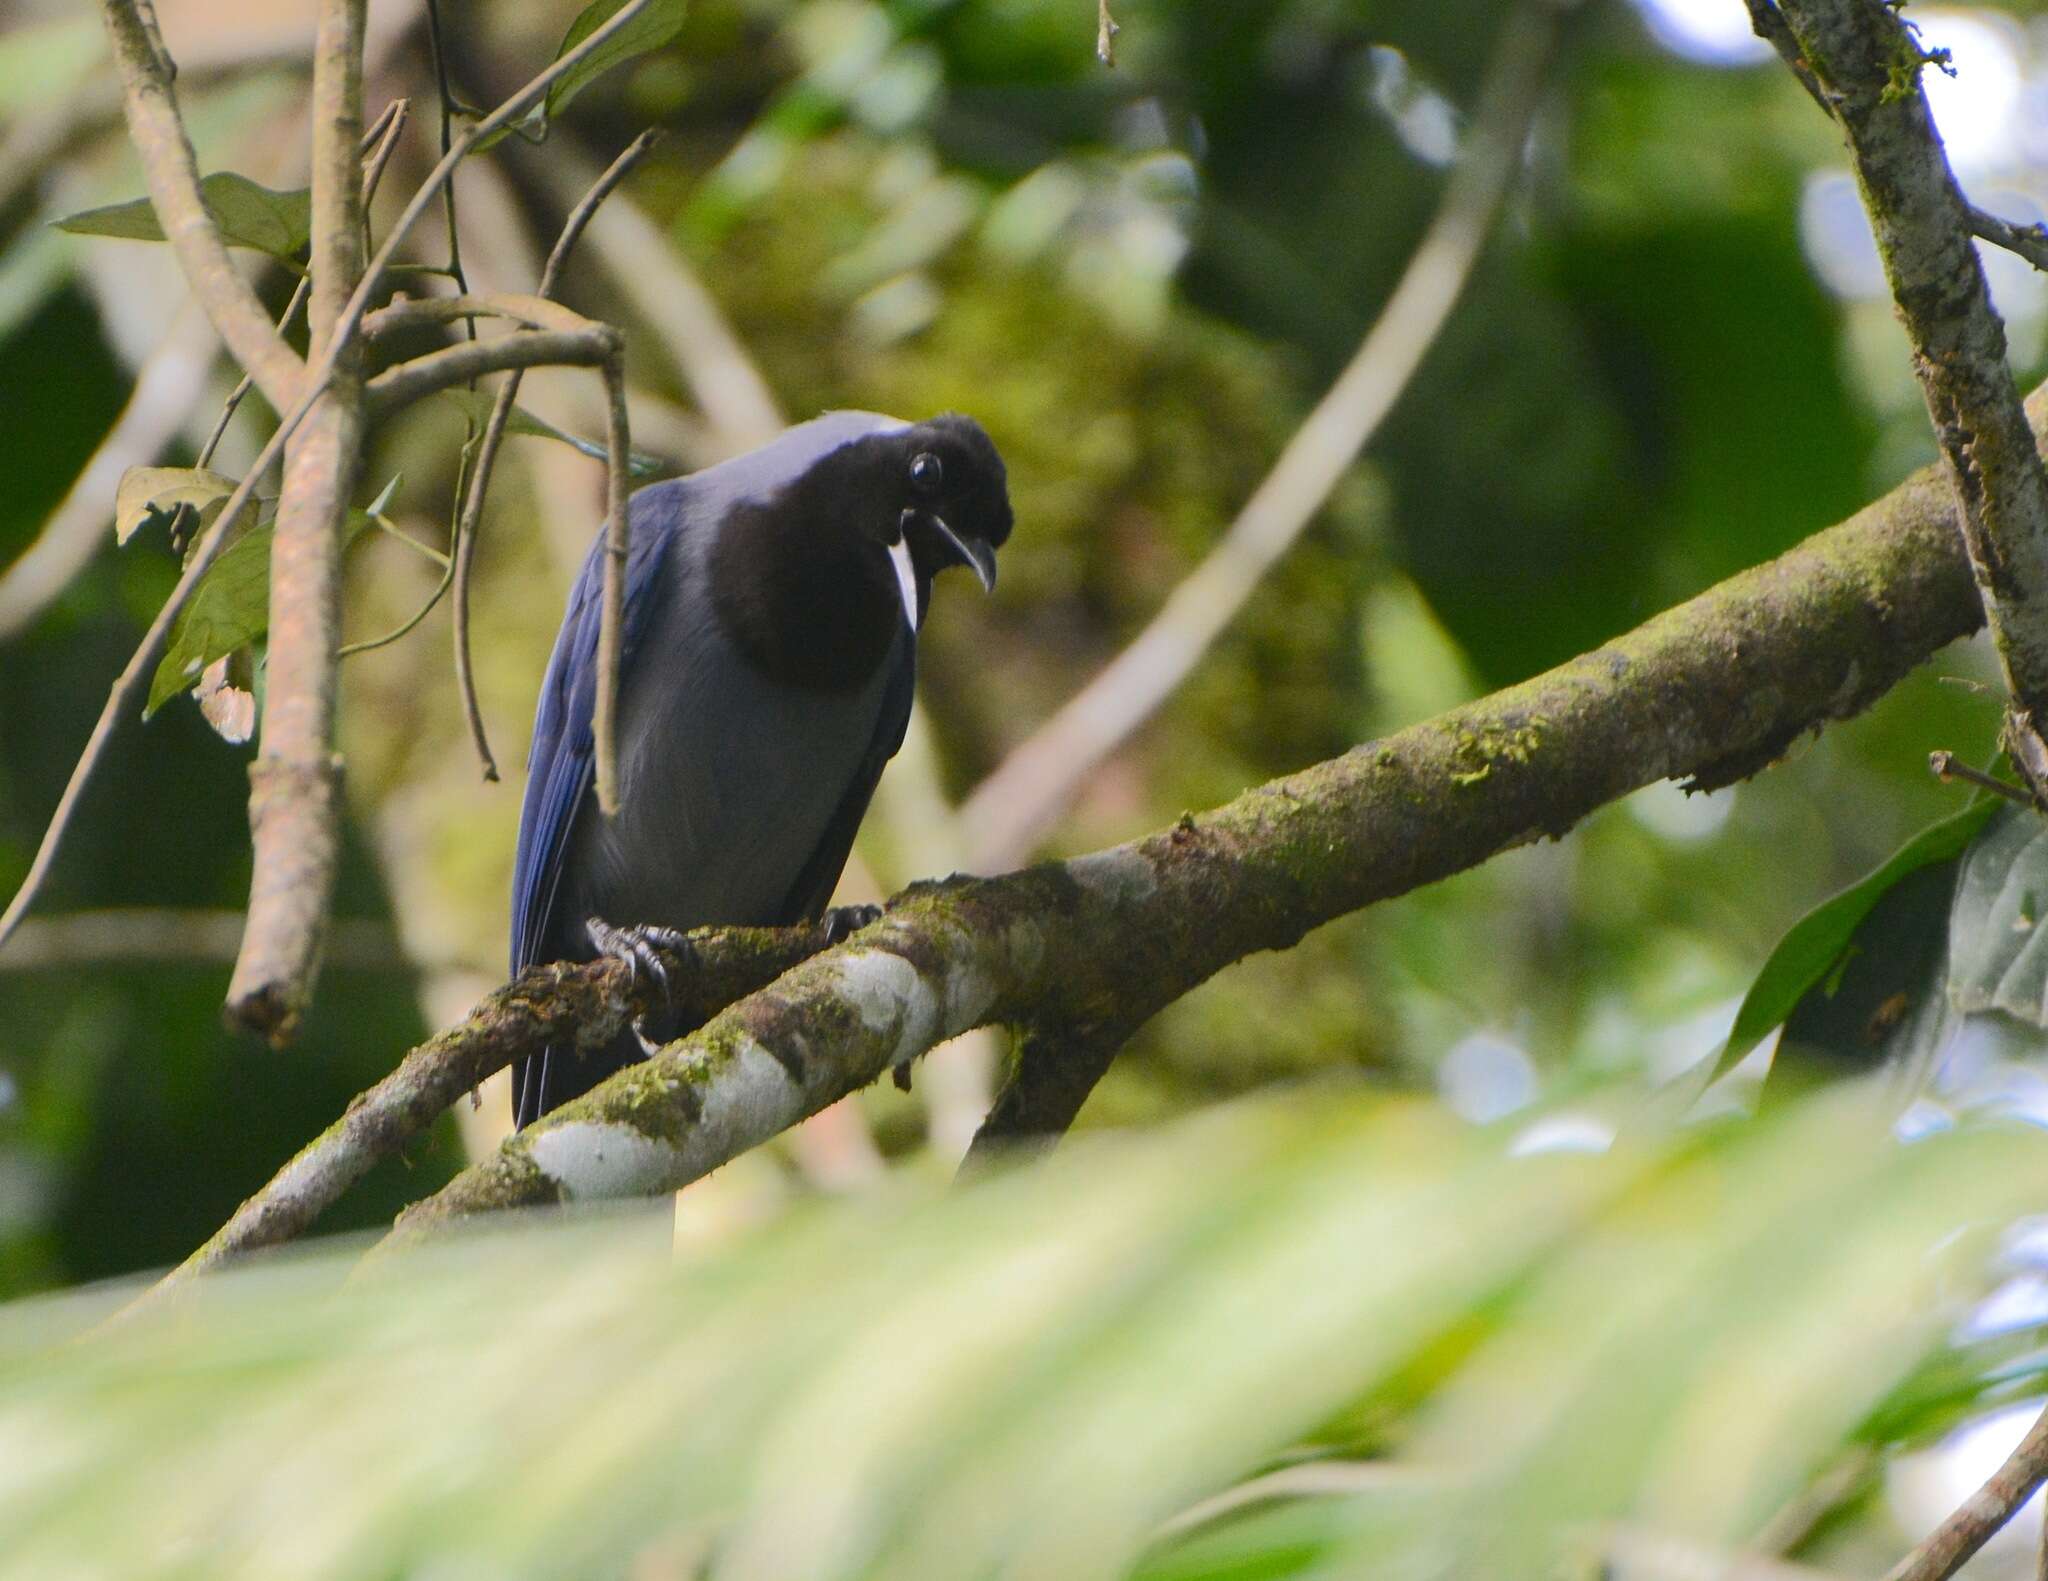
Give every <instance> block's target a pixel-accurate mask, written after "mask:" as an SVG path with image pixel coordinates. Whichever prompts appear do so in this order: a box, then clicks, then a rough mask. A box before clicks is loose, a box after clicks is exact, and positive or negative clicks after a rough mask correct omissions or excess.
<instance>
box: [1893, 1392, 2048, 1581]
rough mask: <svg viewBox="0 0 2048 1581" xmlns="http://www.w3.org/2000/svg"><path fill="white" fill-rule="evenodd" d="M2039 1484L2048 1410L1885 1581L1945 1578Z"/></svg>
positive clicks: (2046, 1472)
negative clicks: (2002, 1462)
mask: <svg viewBox="0 0 2048 1581" xmlns="http://www.w3.org/2000/svg"><path fill="white" fill-rule="evenodd" d="M2043 1482H2048V1411H2044V1412H2043V1413H2042V1414H2041V1416H2040V1417H2039V1418H2038V1419H2036V1421H2035V1423H2034V1425H2033V1426H2032V1427H2030V1428H2028V1429H2027V1436H2026V1437H2025V1438H2023V1439H2021V1440H2020V1443H2019V1447H2018V1448H2017V1449H2015V1450H2014V1451H2013V1452H2012V1454H2011V1455H2010V1456H2008V1457H2007V1459H2006V1462H2005V1464H2004V1465H2002V1466H2000V1467H1999V1468H1998V1469H1997V1470H1996V1471H1994V1472H1992V1473H1991V1476H1990V1477H1989V1479H1988V1480H1987V1481H1986V1482H1985V1484H1984V1486H1983V1487H1981V1488H1979V1489H1978V1490H1977V1491H1976V1492H1975V1493H1973V1494H1971V1495H1970V1496H1969V1498H1967V1499H1965V1500H1964V1501H1963V1505H1962V1508H1960V1509H1958V1510H1957V1511H1956V1512H1955V1513H1954V1514H1953V1515H1951V1516H1950V1517H1949V1518H1948V1519H1947V1520H1945V1521H1943V1522H1942V1523H1941V1524H1940V1525H1939V1526H1937V1527H1936V1528H1935V1529H1934V1531H1933V1532H1932V1533H1930V1534H1929V1536H1928V1537H1927V1540H1926V1541H1925V1542H1923V1543H1921V1544H1920V1546H1919V1547H1918V1548H1915V1549H1914V1550H1913V1551H1912V1552H1911V1553H1910V1554H1908V1555H1906V1557H1905V1558H1904V1559H1901V1560H1900V1561H1899V1562H1898V1563H1897V1564H1896V1565H1894V1566H1893V1567H1892V1568H1891V1570H1889V1571H1888V1572H1886V1574H1885V1578H1884V1581H1948V1578H1949V1577H1950V1576H1952V1575H1954V1574H1955V1573H1956V1572H1957V1571H1958V1570H1960V1569H1962V1567H1963V1566H1964V1565H1965V1564H1966V1563H1968V1562H1969V1559H1970V1556H1971V1555H1972V1554H1974V1553H1976V1552H1977V1550H1978V1549H1980V1548H1982V1547H1983V1546H1984V1545H1985V1544H1986V1543H1988V1542H1989V1541H1991V1539H1992V1538H1993V1537H1995V1536H1997V1535H1998V1533H1999V1531H2000V1530H2001V1529H2002V1528H2003V1527H2004V1526H2005V1523H2006V1522H2007V1521H2009V1520H2011V1519H2012V1518H2013V1517H2014V1516H2015V1515H2017V1514H2018V1513H2019V1512H2020V1507H2021V1506H2022V1505H2024V1504H2025V1503H2026V1502H2027V1500H2028V1499H2030V1498H2032V1497H2033V1496H2034V1490H2035V1489H2036V1488H2038V1487H2040V1486H2041V1484H2042V1483H2043Z"/></svg>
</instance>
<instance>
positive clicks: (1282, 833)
mask: <svg viewBox="0 0 2048 1581" xmlns="http://www.w3.org/2000/svg"><path fill="white" fill-rule="evenodd" d="M2044 405H2048V403H2044ZM1980 620H1981V611H1980V609H1979V606H1978V604H1977V601H1976V599H1975V597H1974V595H1973V592H1972V587H1971V583H1970V579H1969V572H1968V568H1967V565H1966V563H1965V561H1964V558H1963V555H1962V553H1961V550H1960V547H1959V544H1958V542H1957V540H1956V538H1955V536H1954V512H1953V502H1952V499H1951V497H1949V496H1948V494H1947V491H1946V490H1945V489H1944V488H1943V487H1942V484H1941V482H1940V480H1939V479H1938V477H1937V476H1936V475H1935V474H1934V473H1933V472H1932V471H1931V470H1928V471H1923V472H1921V473H1920V474H1917V475H1916V476H1915V477H1914V478H1913V479H1911V480H1910V481H1909V482H1907V483H1906V484H1903V485H1901V487H1900V488H1899V489H1897V490H1895V491H1894V492H1893V493H1892V494H1891V495H1889V496H1887V497H1886V498H1885V499H1884V500H1883V501H1880V502H1879V503H1878V504H1876V505H1874V506H1872V507H1870V508H1869V509H1867V510H1866V511H1864V512H1863V513H1861V514H1860V515H1859V516H1858V517H1856V518H1854V519H1853V520H1851V521H1850V522H1849V523H1847V524H1845V525H1844V526H1841V527H1838V528H1835V529H1832V530H1830V531H1828V532H1825V533H1822V534H1820V535H1819V536H1817V537H1816V538H1814V539H1812V540H1810V541H1809V542H1807V543H1806V544H1804V545H1802V546H1801V547H1799V548H1797V549H1795V550H1793V551H1792V552H1791V553H1789V554H1787V555H1784V556H1782V557H1780V558H1779V559H1778V560H1775V561H1773V562H1771V563H1770V564H1768V565H1765V566H1762V567H1760V568H1758V569H1757V570H1754V571H1750V572H1747V573H1745V574H1743V575H1742V576H1739V577H1736V578H1734V579H1732V580H1731V581H1729V582H1726V583H1723V584H1722V585H1721V586H1719V587H1717V588H1714V589H1712V590H1711V591H1709V592H1707V593H1704V594H1702V595H1701V596H1700V597H1698V598H1696V599H1694V600H1692V601H1691V602H1689V603H1687V604H1684V605H1681V606H1679V607H1678V608H1676V609H1674V610H1671V611H1668V612H1666V613H1665V614H1663V615H1661V616H1659V617H1658V618H1656V619H1655V620H1653V621H1651V622H1650V623H1649V624H1648V625H1646V626H1643V627H1641V628H1639V629H1638V630H1636V631H1634V632H1632V633H1630V634H1628V635H1626V636H1624V637H1621V638H1618V639H1616V640H1615V641H1614V642H1612V643H1610V644H1608V645H1607V646H1605V647H1603V648H1601V649H1599V650H1597V651H1595V652H1593V653H1590V654H1586V655H1584V656H1582V657H1580V658H1578V659H1575V660H1573V661H1571V662H1570V663H1568V664H1566V665H1563V666H1561V667H1559V668H1558V669H1556V670H1553V671H1551V672H1549V673H1548V674H1546V675H1542V676H1538V677H1537V678H1535V679H1534V680H1531V681H1527V682H1524V683H1523V684H1522V685H1519V686H1515V687H1511V688H1509V689H1507V690H1506V691H1503V692H1499V693H1496V694H1495V695H1493V696H1491V697H1488V698H1485V699H1483V700H1482V701H1480V702H1477V703H1474V704H1471V705H1469V706H1467V707H1464V708H1460V709H1456V710H1454V711H1452V712H1451V713H1448V714H1445V715H1443V716H1441V717H1439V718H1437V719H1434V720H1431V721H1429V722H1427V723H1425V724H1421V725H1417V726H1415V727H1413V728H1411V729H1408V730H1404V731H1402V732H1400V733H1399V734H1398V735H1394V736H1391V737H1389V738H1387V739H1386V740H1384V741H1378V742H1369V743H1367V744H1366V745H1364V746H1361V747H1358V748H1356V749H1354V750H1353V751H1351V752H1349V753H1347V754H1345V755H1344V756H1343V757H1340V758H1336V759H1333V760H1331V761H1330V762H1327V763H1323V764H1319V765H1317V766H1316V767H1314V768H1311V769H1308V770H1305V771H1304V772H1302V773H1300V774H1296V775H1293V776H1290V777H1288V778H1286V779H1282V780H1277V781H1274V782H1273V783H1271V784H1268V785H1264V786H1261V787H1259V788H1257V789H1255V790H1252V791H1250V792H1248V793H1246V794H1245V795H1244V796H1241V797H1239V798H1238V799H1237V800H1236V801H1234V802H1232V803H1230V804H1229V805H1227V806H1225V807H1223V808H1220V809H1218V810H1217V811H1215V812H1212V813H1209V814H1206V815H1204V816H1200V817H1190V818H1185V819H1183V820H1182V821H1181V822H1179V823H1178V824H1176V825H1174V826H1173V827H1172V828H1169V829H1166V830H1163V831H1161V832H1160V833H1158V834H1155V835H1153V836H1151V837H1149V838H1147V839H1144V840H1140V841H1136V842H1133V843H1131V844H1129V845H1125V846H1121V847H1117V848H1114V849H1112V850H1108V851H1102V852H1097V853H1095V854H1093V855H1090V856H1085V857H1079V858H1076V859H1074V860H1072V861H1068V862H1062V863H1050V864H1046V865H1043V866H1040V867H1036V868H1032V869H1029V870H1027V871H1024V872H1020V873H1013V874H1009V875H1007V876H1005V877H1002V878H995V879H980V880H970V879H954V880H949V881H947V882H944V883H938V884H924V885H917V886H913V887H912V888H911V889H910V890H907V891H905V892H904V894H903V895H902V896H901V897H899V899H898V901H897V903H896V904H895V906H894V907H893V908H892V909H891V910H890V912H889V913H888V914H887V915H886V916H885V917H884V918H883V919H882V920H881V921H880V922H879V923H877V924H876V925H875V926H873V927H871V928H869V929H866V930H864V931H863V932H862V933H860V934H858V935H857V936H856V937H855V938H854V939H853V940H851V941H849V942H848V943H846V944H844V945H841V946H840V947H838V948H836V949H833V950H831V951H828V952H826V953H824V954H822V955H819V956H816V957H814V958H813V959H811V960H808V961H806V962H805V963H804V964H802V965H800V966H798V967H797V968H795V969H794V970H793V971H791V972H789V973H788V974H787V975H785V976H784V977H782V978H781V979H779V980H778V981H777V982H776V983H775V984H774V985H773V986H771V987H770V988H768V989H766V990H763V991H762V992H760V993H756V994H754V995H752V996H751V997H749V998H747V999H744V1000H741V1001H740V1002H738V1003H737V1004H735V1005H733V1006H731V1007H730V1008H729V1009H727V1010H725V1011H724V1012H722V1013H721V1014H720V1015H718V1016H717V1017H716V1018H714V1019H713V1020H711V1021H710V1022H708V1023H707V1024H705V1025H704V1026H703V1027H702V1028H701V1029H700V1030H699V1031H697V1032H695V1033H693V1034H692V1035H690V1036H689V1037H687V1038H684V1039H682V1040H681V1041H679V1042H677V1043H675V1044H672V1045H670V1046H669V1047H668V1048H666V1049H664V1050H662V1051H661V1052H660V1053H659V1054H657V1055H656V1056H655V1057H654V1058H652V1059H650V1060H648V1061H647V1062H645V1063H644V1064H640V1065H636V1066H634V1067H632V1068H630V1069H628V1070H626V1071H623V1072H621V1073H620V1074H618V1075H617V1076H614V1077H612V1078H611V1079H610V1080H608V1081H606V1082H605V1083H604V1084H602V1085H601V1086H599V1087H598V1088H596V1089H594V1090H593V1091H592V1092H591V1093H589V1094H588V1095H586V1096H585V1097H583V1098H581V1099H578V1100H577V1101H575V1102H573V1103H570V1104H566V1105H564V1106H563V1107H562V1108H560V1109H558V1110H556V1111H554V1112H553V1113H552V1114H550V1115H548V1116H547V1117H545V1118H544V1119H543V1120H541V1121H540V1122H539V1123H537V1124H536V1125H534V1126H531V1127H529V1128H528V1129H526V1130H525V1131H522V1132H520V1133H519V1134H518V1135H516V1136H514V1137H512V1138H511V1139H509V1140H508V1141H507V1142H506V1143H505V1145H504V1146H503V1147H502V1148H500V1150H499V1151H498V1152H497V1153H496V1154H495V1155H493V1156H492V1157H490V1158H488V1159H486V1160H484V1161H482V1162H481V1163H479V1164H477V1165H475V1166H473V1167H472V1168H470V1169H469V1170H467V1171H465V1172H464V1173H463V1174H462V1175H460V1176H458V1177H457V1178H456V1179H455V1181H453V1182H452V1183H451V1184H450V1185H449V1186H448V1187H447V1188H446V1189H444V1190H443V1191H442V1192H441V1193H440V1194H439V1195H438V1196H435V1197H433V1198H430V1199H428V1200H427V1201H425V1202H422V1203H420V1204H417V1205H415V1207H413V1208H412V1209H411V1210H409V1211H408V1213H407V1214H406V1215H405V1216H404V1217H403V1218H402V1219H401V1221H400V1226H399V1230H398V1232H397V1242H398V1243H403V1242H404V1241H407V1240H410V1239H413V1238H416V1237H418V1236H420V1235H423V1234H426V1233H429V1232H431V1231H432V1230H434V1229H435V1228H437V1227H439V1226H442V1225H445V1224H447V1223H450V1222H452V1221H454V1220H458V1219H461V1218H465V1217H468V1216H470V1215H473V1214H476V1213H481V1212H487V1211H491V1210H494V1209H498V1208H504V1207H512V1206H519V1205H526V1204H539V1203H552V1202H559V1201H563V1200H567V1199H574V1198H583V1197H592V1196H614V1195H628V1194H635V1193H646V1192H658V1191H668V1190H673V1189H676V1188H677V1187H680V1186H682V1185H684V1184H686V1183H687V1182H688V1181H690V1180H693V1179H696V1178H698V1177H699V1176H701V1175H702V1174H703V1173H705V1172H706V1171H708V1170H710V1169H714V1168H716V1167H717V1166H718V1165H720V1164H722V1163H725V1162H727V1161H728V1160H730V1159H731V1158H733V1157H735V1156H737V1155H738V1154H739V1153H741V1152H743V1151H745V1150H746V1149H747V1148H749V1147H752V1146H754V1145H755V1144H756V1143H758V1142H760V1141H762V1140H764V1139H766V1138H767V1137H769V1136H772V1135H774V1134H775V1133H776V1132H777V1131H780V1130H781V1129H783V1128H784V1127H786V1126H788V1125H790V1124H793V1123H794V1122H795V1121H796V1120H798V1119H800V1118H802V1117H803V1116H804V1115H806V1114H810V1113H815V1112H816V1111H817V1110H819V1109H821V1108H823V1107H824V1106H825V1105H826V1104H828V1103H831V1102H833V1101H835V1100H837V1099H838V1098H840V1097H843V1096H844V1095H845V1094H847V1093H848V1092H851V1091H853V1090H855V1089H857V1088H859V1087H861V1086H863V1085H865V1084H866V1083H868V1082H870V1081H872V1080H874V1079H875V1078H876V1077H877V1076H879V1075H880V1074H881V1073H882V1072H883V1071H885V1070H888V1069H891V1068H892V1067H895V1066H899V1065H901V1064H903V1063H905V1062H907V1061H909V1060H911V1059H913V1058H915V1057H916V1056H917V1055H918V1054H920V1053H922V1052H923V1051H924V1050H926V1049H928V1048H930V1047H932V1046H933V1045H934V1044H935V1043H937V1042H939V1041H941V1040H943V1039H945V1038H948V1037H952V1036H955V1035H957V1034H959V1033H960V1032H963V1031H965V1030H967V1029H968V1028H970V1027H974V1026H980V1025H985V1024H989V1023H992V1022H1012V1023H1022V1024H1027V1025H1045V1024H1050V1025H1059V1026H1067V1027H1090V1026H1101V1025H1107V1024H1113V1023H1116V1022H1120V1021H1121V1022H1127V1023H1130V1024H1135V1023H1136V1022H1137V1021H1139V1020H1142V1019H1143V1018H1144V1017H1146V1016H1148V1015H1150V1014H1151V1013H1152V1012H1153V1011H1155V1010H1157V1009H1158V1008H1159V1007H1160V1006H1162V1005H1164V1004H1166V1003H1168V1002H1170V1001H1171V1000H1173V999H1174V998H1176V997H1178V996H1179V995H1181V994H1183V993H1185V992H1187V991H1188V990H1189V989H1190V988H1193V987H1194V986H1196V985H1197V984H1199V983H1200V982H1202V981H1203V980H1205V979H1206V978H1208V977H1209V976H1210V975H1212V974H1213V973H1214V972H1216V971H1218V970H1219V969H1221V968H1222V967H1223V966H1226V965H1228V964H1229V963H1231V962H1232V961H1235V960H1238V959H1241V958H1242V957H1244V956H1245V955H1248V954H1251V953H1253V952H1254V951H1257V950H1265V949H1282V948H1286V947H1288V946H1289V945H1292V944H1293V943H1294V942H1295V941H1297V940H1298V939H1299V938H1300V937H1301V936H1302V935H1303V934H1304V933H1306V932H1307V931H1308V930H1309V929H1311V928H1313V927H1316V926H1318V925H1320V924H1321V923H1323V922H1326V921H1329V920H1331V919H1332V918H1334V917H1337V916H1341V915H1343V914H1345V913H1346V912H1349V911H1353V910H1356V909H1358V908H1359V907H1361V906H1364V905H1368V904H1370V903H1371V902H1373V901H1376V900H1383V899H1387V898H1389V897H1391V896H1394V895H1399V894H1404V893H1406V892H1408V891H1409V890H1412V889H1414V888H1416V887H1418V886H1420V885H1423V884H1427V883H1432V882H1434V881H1436V880H1438V879H1440V878H1444V877H1446V876H1448V875H1449V874H1452V873H1455V872H1458V871H1461V870H1463V869H1465V868H1467V867H1471V866H1473V865H1475V864H1477V863H1479V862H1481V861H1484V860H1485V859H1486V858H1487V857H1489V856H1491V855H1493V854H1494V853H1496V852H1498V851H1502V850H1505V849H1507V848H1509V847H1511V846H1514V845H1519V844H1524V843H1527V842H1528V841H1531V840H1535V839H1538V838H1541V837H1542V836H1544V835H1551V836H1557V835H1561V834H1563V833H1564V832H1565V831H1566V830H1568V829H1569V828H1570V827H1571V826H1572V825H1573V824H1574V823H1576V822H1577V821H1578V820H1579V819H1581V818H1583V817H1585V816H1586V815H1587V814H1588V813H1590V812H1592V811H1594V810H1595V809H1597V808H1599V807H1601V806H1603V805H1604V804H1606V803H1607V802H1609V801H1612V800H1614V799H1616V798H1618V797H1620V796H1624V795H1627V794H1628V793H1629V792H1631V791H1634V790H1636V789H1639V788H1640V787H1642V786H1644V785H1647V784H1650V783H1652V782H1654V781H1656V780H1660V779H1665V778H1672V777H1678V776H1687V775H1689V776H1691V782H1692V784H1693V786H1694V787H1696V788H1711V787H1713V786H1717V785H1722V784H1726V783H1729V782H1732V781H1733V780H1736V779H1739V778H1741V777H1744V776H1746V775H1748V774H1751V773H1754V772H1756V771H1757V770H1759V769H1761V768H1762V767H1764V766H1765V765H1766V764H1768V763H1770V762H1771V761H1772V760H1774V759H1775V758H1776V757H1777V756H1779V755H1780V754H1781V753H1782V752H1783V751H1784V750H1785V749H1786V748H1787V747H1788V746H1789V745H1790V744H1791V743H1792V742H1793V741H1794V740H1796V739H1797V738H1798V737H1799V735H1801V734H1802V733H1803V732H1805V731H1807V730H1810V729H1813V728H1815V727H1817V726H1819V725H1821V724H1823V723H1825V722H1826V721H1828V720H1830V719H1840V718H1846V717H1848V716H1849V715H1852V714H1854V713H1856V712H1858V711H1859V710H1861V709H1862V708H1864V707H1866V706H1867V705H1868V704H1869V703H1871V702H1872V701H1874V700H1875V699H1876V698H1877V697H1879V696H1881V695H1882V694H1883V693H1884V692H1885V691H1886V690H1887V689H1888V688H1889V687H1890V686H1891V685H1892V684H1893V683H1894V682H1895V681H1896V680H1897V679H1898V678H1899V677H1900V676H1901V675H1903V674H1904V673H1905V672H1906V671H1907V670H1908V669H1910V668H1911V667H1912V666H1914V665H1915V664H1917V663H1919V662H1920V661H1921V660H1922V659H1924V658H1925V657H1926V656H1927V655H1928V654H1930V653H1932V652H1933V651H1934V650H1935V649H1937V648H1939V647H1941V646H1943V645H1944V644H1946V643H1948V642H1950V641H1952V640H1953V639H1955V638H1957V637H1960V636H1962V635H1964V634H1966V633H1967V632H1969V631H1971V630H1972V629H1974V628H1975V627H1976V626H1977V625H1978V623H1979V622H1980Z"/></svg>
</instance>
